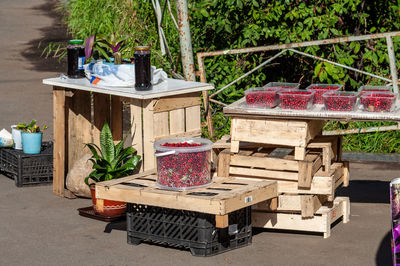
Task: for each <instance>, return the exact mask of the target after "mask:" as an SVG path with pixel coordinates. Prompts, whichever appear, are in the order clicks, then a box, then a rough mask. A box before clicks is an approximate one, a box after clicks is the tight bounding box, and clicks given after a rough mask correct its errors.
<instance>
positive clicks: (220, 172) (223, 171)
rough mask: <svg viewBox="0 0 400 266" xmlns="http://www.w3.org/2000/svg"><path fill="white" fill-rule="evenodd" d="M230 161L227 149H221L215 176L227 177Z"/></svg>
mask: <svg viewBox="0 0 400 266" xmlns="http://www.w3.org/2000/svg"><path fill="white" fill-rule="evenodd" d="M230 162H231V153H230V151H229V149H225V150H223V151H221V152H220V153H219V155H218V169H217V176H219V177H229V167H230Z"/></svg>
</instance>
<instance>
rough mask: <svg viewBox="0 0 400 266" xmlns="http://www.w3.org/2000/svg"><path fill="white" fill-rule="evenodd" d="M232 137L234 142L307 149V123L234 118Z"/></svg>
mask: <svg viewBox="0 0 400 266" xmlns="http://www.w3.org/2000/svg"><path fill="white" fill-rule="evenodd" d="M231 136H232V141H248V142H257V143H266V144H276V145H287V146H298V147H305V146H306V145H307V142H308V139H307V121H297V120H296V121H290V120H265V119H251V118H239V117H232V125H231ZM232 141H231V142H232Z"/></svg>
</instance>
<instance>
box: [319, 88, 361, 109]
mask: <svg viewBox="0 0 400 266" xmlns="http://www.w3.org/2000/svg"><path fill="white" fill-rule="evenodd" d="M357 95H358V93H357V92H353V91H329V92H326V93H324V94H323V95H322V98H323V101H324V105H325V110H328V111H352V110H354V107H355V105H356V102H357Z"/></svg>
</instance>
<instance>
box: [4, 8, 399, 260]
mask: <svg viewBox="0 0 400 266" xmlns="http://www.w3.org/2000/svg"><path fill="white" fill-rule="evenodd" d="M54 2H55V1H54ZM54 2H52V1H46V0H31V1H26V0H25V1H24V0H12V1H11V0H2V1H1V2H0V36H2V37H1V40H2V41H1V42H0V92H1V95H2V97H0V129H1V128H7V129H10V128H9V127H10V125H11V124H14V123H17V122H19V121H29V120H30V119H33V118H35V119H37V120H39V121H41V122H43V123H46V124H48V125H49V126H50V128H52V97H51V88H50V87H48V86H44V85H42V84H41V80H42V79H43V78H46V77H53V76H56V75H59V73H61V72H64V70H65V68H64V67H65V66H63V65H58V64H55V63H54V60H45V59H43V58H40V57H39V55H40V49H38V48H37V45H38V43H39V42H40V41H43V42H48V41H51V40H60V39H66V37H65V36H64V30H63V29H62V27H61V25H60V22H59V19H58V18H57V17H56V16H54V12H52V11H51V10H52V8H54V5H53V4H54ZM45 139H52V132H51V130H48V131H47V132H46V133H45ZM399 170H400V163H397V164H396V163H382V162H380V163H372V162H364V163H358V162H352V163H351V177H352V181H351V183H350V187H349V188H347V189H341V190H340V193H339V194H340V195H345V196H350V198H351V202H352V203H351V221H350V223H348V224H345V225H344V224H342V223H339V224H337V225H336V226H335V227H334V228H333V230H332V236H331V237H330V238H329V239H325V240H324V239H323V238H322V236H319V235H310V234H293V233H289V232H279V233H278V232H269V231H263V230H257V231H256V232H255V235H254V238H253V244H252V245H251V246H248V247H245V248H241V249H238V250H234V251H231V252H228V253H224V254H221V255H218V256H214V257H211V258H199V257H193V256H191V255H190V253H189V252H188V251H185V250H180V249H171V248H165V247H163V246H157V245H150V244H141V245H139V246H130V245H128V244H126V232H125V231H124V229H123V228H124V224H123V223H122V224H110V225H108V227H107V224H106V223H103V222H100V221H95V220H91V219H88V218H84V217H81V216H79V215H78V212H77V210H76V209H77V208H80V207H86V206H89V205H90V201H89V200H87V199H75V200H68V199H63V198H59V197H56V196H54V195H53V194H52V192H51V187H50V186H41V187H27V188H17V187H15V185H14V182H13V181H12V180H10V179H8V178H7V177H5V176H2V175H0V223H1V226H0V265H7V266H8V265H137V264H142V265H205V264H210V265H212V264H216V265H226V264H233V265H390V256H391V255H390V238H389V232H390V210H389V205H388V199H389V195H388V189H389V181H390V180H391V179H393V178H395V177H398V176H399ZM110 228H111V229H112V230H111V232H109V233H106V232H104V231H105V229H110Z"/></svg>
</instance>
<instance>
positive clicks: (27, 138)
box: [21, 132, 43, 154]
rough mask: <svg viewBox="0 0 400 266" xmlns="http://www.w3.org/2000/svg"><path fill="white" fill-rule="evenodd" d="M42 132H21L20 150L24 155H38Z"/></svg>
mask: <svg viewBox="0 0 400 266" xmlns="http://www.w3.org/2000/svg"><path fill="white" fill-rule="evenodd" d="M42 135H43V132H38V133H26V132H22V134H21V136H22V150H23V151H24V153H26V154H39V153H40V148H41V147H42Z"/></svg>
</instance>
